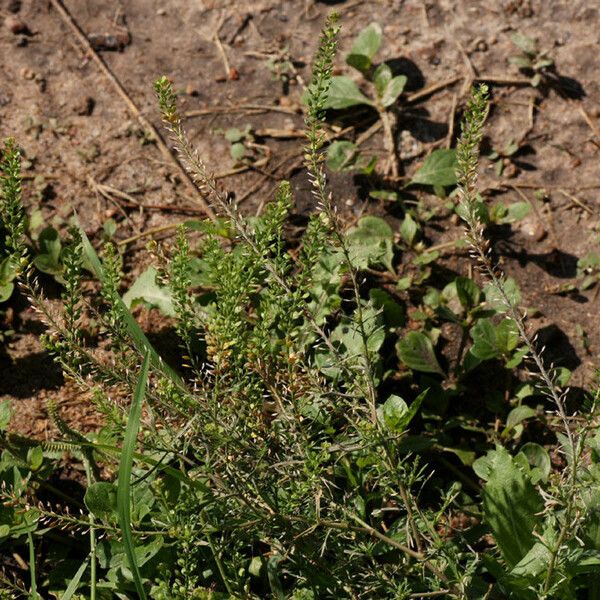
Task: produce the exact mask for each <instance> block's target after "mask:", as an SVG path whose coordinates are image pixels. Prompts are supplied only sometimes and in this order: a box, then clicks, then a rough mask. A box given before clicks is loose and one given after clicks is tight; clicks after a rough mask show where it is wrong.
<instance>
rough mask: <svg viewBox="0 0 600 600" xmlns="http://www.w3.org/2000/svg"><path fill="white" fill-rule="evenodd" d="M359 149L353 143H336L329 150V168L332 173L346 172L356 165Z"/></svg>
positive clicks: (343, 141)
mask: <svg viewBox="0 0 600 600" xmlns="http://www.w3.org/2000/svg"><path fill="white" fill-rule="evenodd" d="M357 156H358V149H357V148H356V145H355V144H353V143H352V142H348V141H346V140H341V141H336V142H333V143H332V144H330V146H329V148H327V167H328V168H329V169H331V170H332V171H344V170H345V169H349V168H350V167H352V166H353V165H354V164H355V163H356V158H357Z"/></svg>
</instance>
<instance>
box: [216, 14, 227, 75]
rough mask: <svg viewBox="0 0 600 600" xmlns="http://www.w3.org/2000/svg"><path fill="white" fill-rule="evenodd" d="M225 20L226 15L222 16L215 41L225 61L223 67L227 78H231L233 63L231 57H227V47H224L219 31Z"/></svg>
mask: <svg viewBox="0 0 600 600" xmlns="http://www.w3.org/2000/svg"><path fill="white" fill-rule="evenodd" d="M224 22H225V15H223V16H222V17H221V20H220V22H219V25H218V26H217V29H216V31H215V33H214V35H213V42H214V43H215V46H216V47H217V50H218V51H219V54H220V55H221V60H222V61H223V67H224V69H225V79H229V78H230V76H231V65H230V64H229V59H228V58H227V53H226V52H225V48H223V44H222V43H221V39H220V38H219V33H220V31H221V27H223V23H224Z"/></svg>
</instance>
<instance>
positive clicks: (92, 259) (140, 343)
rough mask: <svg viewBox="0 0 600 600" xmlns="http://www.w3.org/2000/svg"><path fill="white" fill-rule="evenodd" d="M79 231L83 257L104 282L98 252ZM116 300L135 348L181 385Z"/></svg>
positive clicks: (121, 302)
mask: <svg viewBox="0 0 600 600" xmlns="http://www.w3.org/2000/svg"><path fill="white" fill-rule="evenodd" d="M79 231H80V233H81V242H82V246H83V252H84V254H85V258H86V259H87V261H88V262H89V264H90V267H91V269H92V271H93V272H94V274H95V275H96V277H97V278H98V279H99V280H100V283H101V284H104V281H105V275H104V268H103V267H102V263H101V262H100V259H99V258H98V254H97V253H96V251H95V250H94V247H93V246H92V244H91V243H90V240H89V238H88V236H87V235H86V233H85V231H84V230H83V229H82V228H81V227H80V228H79ZM116 302H117V304H120V306H121V312H122V315H123V319H124V321H125V325H126V326H127V331H128V333H129V335H130V336H131V339H132V341H133V343H134V345H135V347H136V348H137V350H138V351H139V352H140V353H142V354H145V353H147V354H148V355H149V356H150V362H151V364H152V366H153V367H154V368H155V369H157V370H158V371H160V372H161V373H162V374H163V375H165V376H166V377H167V378H169V379H170V380H171V381H172V382H173V383H175V384H177V385H178V386H182V385H183V382H182V381H181V378H180V377H179V375H177V373H175V371H173V369H171V367H169V366H168V365H167V364H165V362H164V361H163V360H162V358H161V357H160V356H159V355H158V353H157V352H156V350H155V349H154V348H153V347H152V344H151V343H150V340H148V338H147V337H146V335H145V334H144V332H143V331H142V328H141V327H140V326H139V324H138V322H137V321H136V320H135V319H134V318H133V315H132V314H131V313H130V312H129V310H128V309H127V307H126V306H125V303H124V302H123V301H122V300H121V299H120V298H119V299H116Z"/></svg>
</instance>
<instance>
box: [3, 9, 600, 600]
mask: <svg viewBox="0 0 600 600" xmlns="http://www.w3.org/2000/svg"><path fill="white" fill-rule="evenodd" d="M374 34H377V31H376V30H374V29H372V30H370V32H368V33H367V34H364V36H363V37H364V39H363V40H362V41H361V45H360V46H358V47H357V49H356V51H353V54H352V55H351V56H354V57H355V58H352V60H351V62H352V63H355V66H356V65H358V66H359V67H360V68H361V69H365V70H368V69H369V68H370V63H367V62H366V60H365V59H369V61H370V60H372V57H373V56H374V53H375V51H376V49H377V48H376V46H377V45H378V42H377V41H376V36H374ZM337 35H338V26H337V24H336V21H335V19H334V18H333V17H332V18H330V19H329V20H328V22H327V24H326V26H325V28H324V31H323V34H322V37H321V40H320V44H319V49H318V52H317V55H316V58H315V64H314V69H313V78H312V81H311V83H310V85H309V87H308V92H307V107H308V108H307V114H306V131H307V144H306V148H305V158H306V168H307V170H308V172H309V175H310V178H311V182H312V186H313V195H314V199H315V210H314V213H313V215H312V216H311V218H310V221H309V223H308V225H307V227H306V231H305V232H304V235H303V237H302V239H301V241H300V242H299V243H298V242H292V241H290V240H289V239H288V238H287V237H286V230H285V224H286V221H287V218H288V213H289V212H290V210H291V207H292V201H293V198H292V194H291V187H290V185H289V183H287V182H282V183H281V185H280V186H279V188H278V190H277V193H276V194H275V198H274V200H273V201H272V202H271V203H270V204H268V205H267V206H266V208H265V211H264V212H263V214H262V215H261V216H259V217H256V218H246V217H244V216H243V215H242V214H241V213H240V212H239V211H238V208H237V206H236V205H235V204H234V203H233V202H232V201H231V200H230V199H229V197H228V196H227V195H225V194H224V193H223V192H222V191H221V190H220V189H219V188H218V186H217V184H216V182H215V181H214V179H213V178H212V177H211V175H210V173H209V171H208V170H207V168H206V166H205V164H204V162H203V161H202V159H201V158H200V157H199V156H198V154H197V153H196V151H195V150H194V149H193V147H192V146H191V145H190V143H189V141H188V139H187V136H186V134H185V131H184V128H183V125H182V120H181V118H180V115H179V113H178V109H177V104H176V94H175V92H174V89H173V85H172V83H171V82H170V81H169V80H168V79H167V78H166V77H163V78H161V79H159V80H158V81H157V82H156V83H155V91H156V94H157V97H158V102H159V106H160V110H161V115H162V119H163V122H164V124H165V127H166V129H167V131H168V132H169V134H170V136H171V138H172V141H173V143H174V145H175V147H176V148H177V150H178V152H179V155H180V157H181V160H182V162H183V164H184V165H185V166H186V168H187V169H188V171H189V172H190V174H191V176H192V177H193V179H194V181H195V182H196V183H197V185H198V186H199V187H201V188H202V189H203V191H204V193H205V194H206V195H208V196H209V197H210V198H211V199H212V202H213V205H214V208H215V209H216V210H217V211H219V212H220V214H221V218H220V220H219V221H217V222H216V223H202V224H198V223H197V222H189V223H187V224H186V225H184V226H182V227H181V228H180V229H179V231H178V235H177V239H176V241H175V243H174V245H173V247H172V248H171V249H170V251H167V250H164V252H162V253H161V252H158V251H157V252H156V253H155V254H156V255H157V256H158V257H159V258H160V257H161V256H162V260H161V261H160V262H159V264H158V265H156V266H155V267H153V268H152V269H148V270H147V271H146V272H144V273H143V274H142V275H141V276H140V278H139V279H138V280H137V282H136V283H135V284H134V286H133V287H132V288H130V290H129V292H128V293H127V294H126V295H125V296H121V284H120V281H121V257H120V256H119V254H118V252H117V249H116V247H115V245H114V244H113V243H112V242H110V241H108V242H106V243H105V244H104V246H103V248H102V251H101V252H100V254H101V256H98V254H97V252H96V250H95V249H94V247H93V246H92V244H91V243H90V240H89V239H88V238H87V236H86V235H85V233H84V232H83V231H82V230H81V229H77V228H76V229H73V230H72V231H71V232H70V239H69V241H68V242H67V243H66V244H64V249H63V250H62V262H63V265H64V267H63V270H62V278H63V280H64V289H63V304H64V311H63V313H61V314H59V315H57V314H55V313H54V312H53V311H51V310H50V309H49V307H48V305H47V303H46V302H45V301H44V298H43V295H42V293H41V291H40V289H39V286H38V285H37V283H36V282H35V278H34V276H33V261H32V259H31V257H30V253H29V252H28V250H27V247H26V244H25V241H26V240H25V237H24V233H25V216H24V213H23V210H22V205H21V190H20V178H19V153H18V151H17V150H16V148H15V146H14V144H12V143H9V144H8V145H7V147H6V148H5V149H4V152H3V162H2V173H3V175H2V179H1V180H0V181H1V182H2V210H3V213H2V215H3V221H4V223H5V224H6V228H7V241H6V246H7V248H8V249H9V252H10V256H11V257H12V260H13V262H14V264H15V265H17V275H18V277H19V281H20V283H21V286H22V288H23V290H24V291H25V292H26V293H27V294H28V296H29V297H30V298H31V300H32V302H33V304H34V306H36V308H38V310H39V311H40V312H41V315H42V317H43V318H44V320H45V321H46V323H47V325H48V332H47V334H46V336H45V337H44V343H45V345H46V348H47V349H48V351H49V352H50V353H51V354H52V355H53V356H54V357H55V359H56V360H57V361H58V362H59V363H60V365H61V366H62V368H63V370H64V372H65V374H66V375H67V376H68V377H70V378H71V379H73V380H74V381H75V382H77V383H78V384H79V385H80V386H81V387H82V388H83V389H85V390H87V391H88V392H89V393H90V395H91V396H92V397H93V399H94V403H95V406H96V407H97V409H98V410H100V411H102V412H103V413H104V415H105V417H106V426H105V427H104V429H103V430H101V431H100V432H99V433H97V434H93V435H91V434H89V435H82V434H81V433H78V432H77V431H74V430H73V429H71V428H70V427H69V426H68V425H67V424H66V423H65V422H64V421H63V420H62V419H61V418H60V415H59V414H58V411H57V410H56V409H51V411H50V413H51V416H52V418H53V419H54V421H55V423H56V424H57V426H58V428H59V430H60V431H61V433H62V435H63V437H64V441H63V442H61V443H54V444H45V445H42V446H39V445H31V444H30V443H27V442H26V441H23V440H21V439H18V438H16V437H15V436H11V434H9V433H7V432H4V434H3V437H2V438H1V440H2V447H3V453H2V459H1V461H0V477H2V481H3V482H4V485H3V487H2V490H1V493H2V497H3V499H4V501H5V508H6V510H4V511H3V512H0V518H1V519H2V522H1V523H0V527H1V529H0V534H1V535H2V537H1V538H0V544H2V543H4V545H6V544H7V543H10V544H11V545H12V546H11V547H12V548H16V549H17V551H18V552H21V554H25V553H26V554H25V555H27V556H29V560H28V562H27V563H26V564H27V566H28V570H27V571H26V572H20V573H19V576H18V577H17V578H14V579H10V578H9V579H7V581H6V582H4V581H3V580H2V585H4V586H5V587H6V589H7V590H8V591H9V592H10V593H14V594H15V595H16V594H21V595H22V596H27V595H28V594H29V597H35V596H36V594H45V593H53V594H54V595H56V596H57V597H60V598H63V599H65V600H68V599H69V598H75V597H86V598H92V599H93V600H96V599H100V598H112V597H117V598H124V597H130V598H135V597H137V598H153V599H156V600H167V599H169V600H171V599H175V600H178V599H181V600H184V599H188V598H264V597H275V598H281V599H283V598H293V599H301V598H302V599H309V598H395V599H400V598H419V597H432V596H440V597H448V598H473V599H476V598H482V599H483V598H506V597H510V598H516V599H521V598H523V599H524V600H525V599H527V600H528V599H529V598H548V599H549V598H575V597H583V596H582V594H587V597H588V598H590V599H591V598H593V597H594V596H593V594H595V593H596V592H595V588H594V585H593V580H592V577H595V576H597V574H598V572H599V569H600V540H599V539H598V531H600V529H599V526H598V524H599V522H600V521H599V516H598V515H600V512H598V510H599V509H598V505H597V497H598V495H597V488H598V481H600V471H598V464H599V463H600V450H599V441H598V435H597V434H596V435H593V433H592V430H593V425H594V420H593V419H594V418H595V417H596V415H595V402H594V401H593V399H592V402H591V405H590V406H589V407H588V408H589V410H588V416H581V417H579V420H578V421H576V420H574V419H572V415H569V414H568V413H567V408H566V402H567V399H566V396H565V393H564V392H563V391H562V390H560V389H559V386H558V383H557V382H558V381H559V379H560V377H559V375H561V372H559V371H558V370H557V369H552V368H550V367H548V366H546V365H545V363H544V360H543V357H542V356H540V353H539V352H538V351H537V348H536V346H535V344H534V343H533V340H532V338H531V337H530V335H529V333H528V330H527V324H526V322H525V321H524V318H523V317H522V316H521V312H520V307H519V301H520V300H519V295H518V290H517V289H516V286H515V285H514V282H512V281H511V280H509V279H506V278H505V277H504V276H503V275H501V274H499V273H498V270H497V269H496V267H495V266H494V265H493V263H492V262H491V259H490V257H489V254H488V242H487V240H486V239H485V237H484V233H483V223H482V221H481V204H482V202H483V201H482V200H481V199H480V198H479V197H478V195H477V189H476V172H477V166H478V150H477V149H478V144H479V142H480V139H481V135H482V129H483V124H484V120H485V116H486V113H487V99H486V92H485V89H484V88H480V89H479V90H476V91H475V92H474V96H473V99H472V101H471V103H470V104H469V107H468V109H467V111H466V116H465V122H464V125H463V130H462V131H463V133H462V137H461V141H460V143H459V146H458V149H457V151H456V156H455V159H456V157H457V165H458V182H459V195H460V202H461V209H460V214H461V215H462V216H463V218H464V219H465V221H466V223H467V237H468V241H469V243H470V244H471V246H472V249H473V252H474V254H475V256H476V258H477V260H478V264H479V265H480V267H481V269H482V271H483V273H484V275H485V276H486V277H487V279H488V280H489V283H488V285H486V286H485V287H484V288H483V289H481V288H480V287H479V286H478V285H477V283H476V282H475V281H473V280H472V279H469V278H466V277H453V278H451V280H450V281H444V282H442V285H440V282H438V281H434V278H433V277H431V275H432V269H433V268H434V266H435V265H434V263H435V260H436V258H437V255H436V254H435V251H434V250H431V251H429V250H428V249H427V247H426V245H425V243H424V241H423V239H422V236H421V234H422V232H421V231H420V229H419V225H418V223H417V222H416V221H415V219H413V217H412V216H411V215H410V213H407V215H406V217H405V220H404V222H403V224H402V227H401V232H400V233H401V237H402V245H401V247H400V246H399V245H398V244H396V243H395V240H394V232H393V230H392V228H391V227H390V225H389V224H388V223H386V222H385V221H384V220H383V219H381V218H377V217H373V216H365V217H363V218H362V219H360V220H359V221H358V223H356V225H355V226H354V227H352V228H350V229H348V230H346V229H345V228H344V226H343V223H342V222H341V219H340V216H339V214H338V213H337V212H336V210H335V207H334V204H333V198H332V195H331V191H330V189H329V188H328V185H327V179H326V176H325V171H324V162H325V155H324V152H323V149H324V145H325V141H326V136H325V133H324V131H323V120H324V117H325V111H326V110H327V108H328V107H329V102H330V100H329V99H330V98H331V94H332V87H331V86H332V85H333V80H334V78H333V75H332V71H333V61H334V57H335V53H336V45H337ZM361 35H363V34H361ZM369 40H371V41H369ZM373 48H375V50H373ZM358 50H361V51H360V52H359V51H358ZM334 90H335V88H334ZM438 166H439V165H438ZM422 168H425V165H423V167H422ZM449 168H450V167H449V166H448V165H447V164H446V163H445V162H444V163H442V166H439V169H434V168H433V167H432V166H431V165H429V166H428V167H427V169H425V173H424V174H423V173H422V175H421V176H422V178H425V175H427V173H428V172H429V173H431V172H437V171H438V170H440V171H441V170H448V169H449ZM448 180H449V179H448ZM426 181H431V179H426ZM454 181H456V175H454ZM421 183H423V181H422V182H421ZM448 185H451V184H448ZM190 229H194V230H196V231H200V232H201V234H202V236H201V241H200V242H199V243H198V245H197V246H196V245H194V243H193V242H192V241H191V239H190V236H189V230H190ZM61 248H63V246H61ZM401 250H402V251H403V252H406V253H412V254H414V255H416V256H415V258H414V259H413V261H412V265H411V266H410V267H409V268H410V269H412V271H411V273H410V274H408V275H406V274H404V273H403V276H402V277H400V278H399V277H398V273H397V271H398V270H399V260H398V258H399V253H400V251H401ZM84 264H85V265H87V267H88V268H89V269H90V270H91V271H92V272H93V274H94V276H95V278H96V279H97V282H98V284H99V286H100V293H99V294H95V295H94V297H93V298H90V297H89V296H88V295H86V294H84V293H83V291H82V281H83V278H84V277H85V276H86V271H85V270H84V268H83V267H84ZM407 277H408V279H407ZM381 280H383V281H386V282H388V283H387V285H381ZM390 281H393V284H391V285H390V284H389V282H390ZM403 295H405V296H406V297H403ZM410 296H412V299H411V298H410ZM409 300H410V306H411V312H410V314H408V311H407V305H408V301H409ZM140 301H142V302H144V303H146V304H149V305H151V306H155V307H159V308H160V309H161V310H162V311H163V312H165V313H167V314H169V315H171V316H172V317H173V319H174V321H175V330H176V332H177V333H178V335H179V338H180V343H181V352H180V358H179V360H178V361H177V362H176V363H175V364H166V363H165V362H164V360H163V359H162V358H161V357H160V355H159V354H158V352H157V350H156V349H155V348H154V347H153V346H152V345H151V343H150V341H149V340H148V338H147V337H146V336H145V335H144V333H143V332H142V330H141V329H140V327H139V325H138V324H137V322H136V321H135V320H134V318H133V316H132V315H131V313H130V311H129V307H130V306H133V305H134V304H135V303H137V302H140ZM86 314H90V315H92V316H93V317H94V319H95V320H96V321H97V322H98V324H99V327H100V329H101V335H102V336H103V337H104V338H105V339H107V340H108V341H109V342H110V346H111V347H112V349H113V353H112V354H109V353H106V352H100V351H98V349H97V348H96V347H95V346H94V345H93V344H87V342H86V335H85V332H84V331H83V322H84V318H83V317H84V315H86ZM506 315H507V316H506ZM409 318H410V327H411V331H406V330H405V326H406V325H407V322H408V319H409ZM442 325H450V326H452V327H454V328H455V330H456V331H457V332H458V338H459V340H460V343H459V346H458V348H457V349H456V352H455V356H452V355H451V353H448V352H446V353H443V354H442V353H441V352H440V347H441V343H440V341H441V339H442ZM394 348H395V349H396V352H394ZM449 357H450V359H449ZM525 360H529V361H533V362H534V363H535V366H536V368H537V372H538V373H539V374H540V376H541V379H540V381H539V383H538V382H537V380H535V379H532V378H531V377H529V378H527V379H526V380H525V381H523V379H524V378H525V375H526V373H525V372H524V371H521V372H520V373H519V372H517V371H516V369H517V367H519V365H521V364H523V361H525ZM399 365H402V366H401V368H399ZM478 371H479V373H483V376H484V377H485V379H486V386H485V387H486V388H488V389H487V390H481V389H476V390H475V392H470V388H469V378H470V377H473V375H474V374H476V373H477V372H478ZM496 375H497V376H496ZM496 380H497V381H496ZM496 384H498V385H496ZM126 397H129V398H131V399H132V400H131V403H130V405H129V406H127V402H123V398H126ZM525 401H527V402H528V403H526V402H525ZM533 401H539V402H540V404H539V406H540V408H538V406H535V407H534V406H531V405H530V404H531V403H532V402H533ZM544 402H550V403H551V404H550V405H551V406H552V407H553V409H554V410H556V411H557V412H558V416H559V419H558V423H559V427H558V428H557V420H556V419H555V418H554V417H553V415H544V409H546V408H547V407H548V404H544ZM2 406H3V408H2V410H0V429H2V427H5V426H6V423H7V417H6V416H5V415H4V405H2ZM534 420H536V421H538V422H539V423H540V424H541V425H542V426H543V427H544V428H545V430H547V434H548V435H552V436H556V437H557V439H558V443H559V446H560V448H561V449H562V451H563V453H564V456H565V461H566V467H565V468H564V469H562V470H557V469H553V468H552V463H551V460H550V456H549V454H548V452H547V450H546V448H545V447H544V446H542V445H541V444H537V443H535V442H533V441H530V440H529V439H528V438H527V434H528V423H529V422H531V421H534ZM489 421H495V422H497V423H499V425H498V426H496V427H492V428H489V427H487V423H488V422H489ZM575 423H577V429H575V427H576V426H575ZM467 436H469V437H467ZM465 439H468V441H469V443H470V444H471V445H469V444H465V443H464V440H465ZM63 451H70V452H71V453H73V455H74V456H75V457H76V458H77V459H78V460H80V461H81V462H82V464H83V465H84V469H85V473H86V488H85V493H84V494H82V497H81V498H80V499H75V500H76V505H75V506H72V504H70V503H69V502H72V501H71V500H70V499H67V498H64V497H63V498H62V504H59V503H58V502H57V501H56V498H55V497H54V496H52V498H53V500H52V501H49V500H48V497H47V496H46V497H44V496H43V494H41V493H40V492H41V489H42V487H43V484H44V485H46V486H47V482H45V483H44V476H45V475H47V474H48V472H49V471H50V470H51V469H52V468H53V466H54V462H53V461H54V460H56V458H57V457H58V454H57V453H58V452H63ZM584 453H586V454H585V455H586V456H587V455H589V460H583V457H584ZM449 457H452V460H450V459H449ZM453 461H454V462H453ZM457 461H458V462H457ZM100 467H102V468H100ZM439 467H441V468H439ZM471 467H472V468H471ZM473 475H475V477H476V478H477V479H475V478H474V477H473ZM480 481H482V482H483V486H482V485H481V484H480ZM50 491H51V492H52V493H54V494H56V493H57V491H56V490H50ZM65 503H66V504H65ZM66 507H69V510H67V508H66ZM75 508H77V509H78V510H74V509H75ZM465 522H466V524H465V525H463V526H460V525H457V523H465ZM490 533H491V534H492V536H493V539H494V543H491V542H490V538H489V534H490ZM50 540H57V541H59V542H61V544H60V550H56V551H54V554H53V553H52V552H49V551H47V550H46V542H49V541H50ZM69 548H73V551H70V550H69ZM82 548H85V551H83V552H82V551H81V550H82ZM82 557H83V558H82Z"/></svg>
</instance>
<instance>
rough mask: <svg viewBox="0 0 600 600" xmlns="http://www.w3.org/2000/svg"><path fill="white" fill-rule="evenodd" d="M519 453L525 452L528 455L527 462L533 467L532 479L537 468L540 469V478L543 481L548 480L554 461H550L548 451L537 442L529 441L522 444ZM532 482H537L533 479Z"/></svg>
mask: <svg viewBox="0 0 600 600" xmlns="http://www.w3.org/2000/svg"><path fill="white" fill-rule="evenodd" d="M519 453H522V454H524V455H525V456H526V457H527V462H529V465H530V466H531V467H532V479H533V474H534V472H535V471H536V469H537V470H538V471H539V478H538V477H536V479H539V480H541V481H544V482H545V481H547V480H548V476H549V475H550V469H551V468H552V462H551V461H550V455H549V454H548V451H547V450H546V449H545V448H544V447H543V446H540V445H539V444H536V443H535V442H528V443H527V444H524V445H523V446H521V449H520V450H519ZM532 483H537V482H536V481H532Z"/></svg>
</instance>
